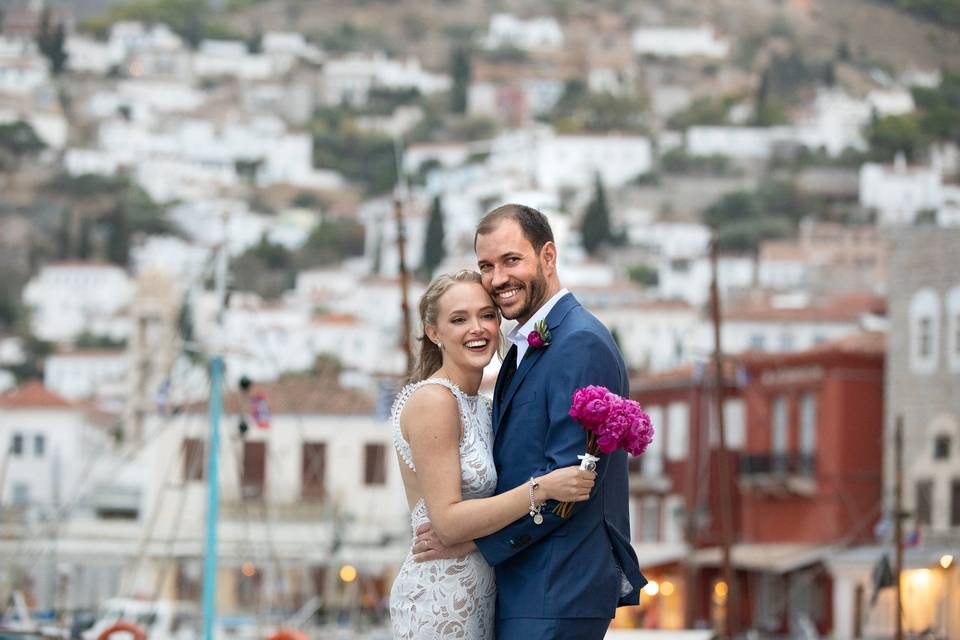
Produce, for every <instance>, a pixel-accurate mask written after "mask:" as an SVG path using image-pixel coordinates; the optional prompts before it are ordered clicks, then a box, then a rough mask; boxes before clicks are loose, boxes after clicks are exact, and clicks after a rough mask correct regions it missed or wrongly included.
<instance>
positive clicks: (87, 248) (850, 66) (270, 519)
mask: <svg viewBox="0 0 960 640" xmlns="http://www.w3.org/2000/svg"><path fill="white" fill-rule="evenodd" d="M341 4H342V6H341V5H336V6H334V3H329V2H327V1H326V0H323V1H318V2H303V1H297V0H226V1H220V2H205V1H201V2H188V1H187V0H130V1H127V2H116V1H114V2H106V3H99V5H98V3H90V2H78V3H70V2H40V1H37V0H29V1H28V0H23V1H20V0H5V1H2V2H0V273H2V274H3V277H2V279H0V605H2V607H0V627H3V625H4V623H11V624H12V621H13V620H14V619H15V618H17V615H18V611H19V612H20V613H19V616H20V617H21V618H22V617H23V613H24V612H29V615H30V616H35V617H36V618H37V619H38V620H39V619H42V620H46V621H49V622H50V623H51V624H54V623H56V624H61V625H66V626H69V625H70V624H73V623H74V622H75V621H78V620H81V619H82V618H83V615H84V614H87V615H91V614H94V613H95V612H97V611H99V610H101V608H102V607H103V605H104V603H106V602H108V601H109V600H110V599H114V598H130V599H136V600H143V601H193V602H196V601H198V600H199V599H200V595H201V588H202V578H203V572H204V570H205V569H204V564H203V558H204V543H205V537H204V536H205V522H204V520H205V516H206V513H207V512H206V508H207V506H206V505H207V499H208V494H207V492H208V486H209V484H211V483H210V482H208V480H209V478H208V471H209V469H208V467H207V462H206V461H207V460H208V454H209V448H210V447H214V448H217V447H219V457H220V467H219V473H218V474H214V475H215V476H217V477H215V478H213V482H212V484H215V485H217V486H218V487H219V496H220V506H219V530H218V537H219V558H218V564H217V577H218V592H217V608H218V611H219V612H220V615H221V616H222V620H221V623H222V625H223V628H224V630H223V632H224V633H227V632H228V631H229V627H231V625H232V626H234V627H236V628H237V629H242V628H253V627H254V626H257V625H260V624H263V625H270V624H278V623H279V622H280V621H284V620H287V619H289V618H290V617H291V616H293V615H294V614H296V613H297V612H301V611H305V612H306V615H305V618H304V624H307V621H309V624H311V625H313V628H314V629H315V630H318V631H316V633H315V635H314V636H313V637H344V638H347V637H350V638H353V637H356V638H361V637H362V638H375V637H388V636H386V635H376V634H377V633H383V630H384V629H386V628H387V626H386V623H387V613H388V611H387V598H388V596H389V593H390V586H391V584H392V581H393V578H394V577H395V575H396V573H397V571H398V569H399V567H400V564H401V563H402V561H403V558H404V556H405V554H406V553H407V550H408V549H409V548H410V540H411V532H410V525H409V515H408V508H407V503H406V500H405V498H404V492H403V483H402V479H401V476H400V469H399V467H398V462H397V459H396V455H395V452H394V441H393V437H392V433H391V429H390V425H389V424H388V416H389V411H390V407H391V404H392V402H393V399H394V396H395V394H396V393H397V391H398V389H399V388H400V386H401V385H402V383H403V381H404V380H405V378H406V376H407V374H408V372H409V371H410V362H411V358H412V357H413V356H415V353H414V352H412V351H411V346H410V345H411V344H412V343H413V342H415V339H416V338H418V337H419V335H417V331H418V329H417V327H418V326H419V324H418V322H417V318H416V301H417V300H418V299H419V297H420V295H421V294H422V292H423V291H424V289H425V287H426V285H427V283H428V282H429V280H430V278H431V277H432V276H435V275H437V274H440V273H448V272H452V271H456V270H458V269H463V268H467V269H476V268H477V264H476V258H475V255H474V232H475V227H476V224H477V222H478V220H479V219H480V218H481V216H482V215H483V214H484V213H486V212H487V211H489V210H491V209H492V208H494V207H496V206H498V205H500V204H503V203H509V202H515V203H522V204H525V205H528V206H531V207H535V208H537V209H539V210H540V211H543V212H544V213H545V214H546V215H547V216H548V217H549V219H550V223H551V225H552V226H553V230H554V233H555V236H556V244H557V248H558V255H559V272H560V277H561V279H562V281H563V284H564V286H566V287H567V288H569V290H570V291H571V292H573V293H574V295H575V296H576V297H577V299H578V300H579V301H580V302H581V303H582V304H583V305H584V306H585V307H586V308H588V309H589V310H590V311H591V312H593V313H594V314H595V315H596V316H597V317H598V318H599V319H600V320H601V321H602V322H603V323H604V324H605V325H606V326H607V328H608V329H609V330H610V332H611V334H612V335H613V337H614V339H615V340H616V343H617V345H618V346H619V348H620V350H621V352H622V354H623V358H624V361H625V362H626V364H627V366H628V367H629V370H630V378H631V382H630V388H631V395H632V397H633V398H634V399H635V400H637V401H639V402H640V404H641V405H642V406H643V407H644V408H645V409H646V410H647V412H648V413H649V414H650V416H651V419H652V422H653V424H654V426H655V428H656V434H657V435H656V438H655V439H654V441H653V444H652V445H651V447H650V449H649V450H648V451H647V452H646V453H645V454H644V455H642V456H640V457H638V458H633V459H631V462H630V506H631V511H630V522H631V535H632V538H633V540H632V542H633V547H634V550H635V551H636V554H637V556H638V559H639V561H640V566H641V569H642V570H643V572H644V575H646V577H647V578H648V579H649V580H650V583H649V584H648V585H647V587H645V588H644V590H643V592H642V594H641V603H640V605H639V606H635V607H628V608H621V609H619V610H618V613H617V617H616V619H615V620H614V623H613V625H612V628H613V629H646V630H663V631H677V630H683V629H703V630H710V629H712V630H714V631H716V633H717V634H723V633H727V632H730V631H731V630H732V635H736V637H749V638H758V639H759V638H821V637H823V638H826V637H830V638H835V639H837V640H846V639H854V638H893V637H894V633H895V628H897V627H902V629H903V630H905V632H907V633H910V634H915V635H911V636H910V637H924V638H936V639H938V640H948V639H951V638H960V568H958V566H960V40H958V37H957V35H958V33H960V6H958V5H957V3H956V2H952V1H951V2H944V3H942V7H943V8H942V11H943V13H942V15H940V14H937V15H934V14H931V13H930V12H931V11H933V9H929V10H927V12H926V13H925V12H924V10H922V9H918V8H916V7H918V6H924V3H920V2H916V3H914V2H892V1H890V2H887V1H876V2H868V1H867V0H844V2H833V1H832V0H754V1H753V2H735V1H734V0H718V1H717V2H711V3H703V2H695V1H693V0H662V1H659V2H650V3H622V2H615V1H608V2H594V3H570V2H563V1H560V0H558V1H556V2H547V3H534V2H521V3H504V2H482V1H480V0H433V1H431V2H427V3H423V4H415V3H412V2H380V1H378V0H371V1H365V2H357V3H341ZM934 4H936V3H934ZM94 5H98V6H97V7H96V8H94ZM103 5H106V7H105V8H104V6H103ZM747 5H749V6H747ZM712 248H716V249H717V252H718V258H717V259H716V260H715V261H713V260H712V259H711V249H712ZM714 281H715V282H716V285H717V291H718V299H717V301H716V302H717V303H718V307H719V313H718V314H713V313H711V302H712V299H711V284H712V283H713V282H714ZM510 328H511V327H510V326H509V325H508V324H505V325H504V330H505V332H506V330H509V329H510ZM717 335H718V336H719V344H718V342H717V340H716V338H715V336H717ZM213 355H218V356H220V357H222V361H223V363H224V376H223V379H222V381H220V382H222V384H217V381H218V380H219V379H213V380H214V383H213V384H212V383H211V380H212V378H211V377H210V373H209V369H208V363H209V359H210V357H211V356H213ZM715 356H719V357H720V358H721V359H722V364H721V366H720V367H719V368H715V367H714V364H715V360H714V358H715ZM499 366H500V363H499V359H497V358H494V360H493V362H491V364H490V366H489V367H488V369H487V371H486V372H485V375H484V382H483V384H482V390H483V392H484V393H487V394H488V395H489V394H490V393H491V392H492V390H493V385H494V382H495V380H496V378H497V373H498V370H499ZM721 371H722V373H721ZM214 394H216V396H217V397H220V396H222V398H223V413H222V419H221V421H220V430H221V433H220V438H219V440H212V439H211V437H210V432H209V422H210V414H209V405H210V398H211V397H212V396H213V395H214ZM717 396H719V397H720V398H721V402H722V412H721V411H719V410H718V407H719V406H720V405H719V404H714V398H715V397H717ZM720 413H722V415H718V414H720ZM721 424H722V425H723V428H722V430H721V428H720V425H721ZM898 425H900V427H899V428H900V429H901V431H900V433H901V434H902V437H901V438H900V439H899V440H898V438H897V437H896V436H897V432H898V431H897V430H898ZM721 432H723V433H724V435H723V437H722V438H721V437H720V436H719V434H720V433H721ZM898 442H899V444H898ZM211 443H213V444H211ZM728 459H729V460H731V461H732V469H727V472H724V469H725V468H726V466H725V465H726V462H721V460H724V461H726V460H728ZM898 459H899V460H900V461H901V462H900V463H899V464H898V462H897V461H898ZM898 496H900V497H898ZM898 501H899V502H898ZM726 517H728V518H729V520H730V521H729V525H730V527H731V529H730V534H731V535H732V539H730V540H726V541H725V539H724V537H725V533H724V527H725V525H724V524H723V523H724V521H725V520H724V519H725V518H726ZM724 545H726V546H727V548H724ZM898 552H899V553H898ZM727 555H729V564H730V565H731V566H729V567H724V566H723V565H724V564H725V560H724V558H725V557H726V556H727ZM898 555H900V556H902V560H901V561H897V556H898ZM895 565H896V566H895ZM893 568H895V569H896V575H898V576H899V584H898V585H896V586H895V584H894V578H893V577H892V575H893V574H892V573H891V572H892V570H893ZM730 576H732V583H728V581H729V579H730ZM898 600H899V602H900V603H901V604H900V606H901V607H902V611H901V612H900V613H899V616H898V610H897V607H898V604H897V603H898ZM898 618H899V624H898ZM20 622H24V621H23V620H20ZM257 628H258V629H259V627H257ZM320 629H327V630H328V633H333V631H331V630H333V629H337V630H340V632H341V633H344V634H345V633H347V632H349V633H353V634H355V635H341V636H333V635H322V632H321V631H319V630H320ZM237 633H241V632H240V631H238V632H237ZM316 634H320V635H316ZM921 634H927V635H921ZM0 635H2V634H0ZM228 636H229V634H228V635H227V636H224V637H228ZM74 637H79V636H74ZM156 637H161V636H156ZM171 637H173V636H171ZM178 637H181V636H178ZM191 637H192V636H191ZM237 637H239V636H237ZM245 637H252V636H245ZM664 637H668V636H664ZM707 637H710V636H707ZM718 637H719V635H718Z"/></svg>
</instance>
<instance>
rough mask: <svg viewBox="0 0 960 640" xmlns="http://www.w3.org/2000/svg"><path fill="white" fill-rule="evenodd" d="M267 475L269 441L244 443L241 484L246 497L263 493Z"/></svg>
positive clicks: (255, 496)
mask: <svg viewBox="0 0 960 640" xmlns="http://www.w3.org/2000/svg"><path fill="white" fill-rule="evenodd" d="M266 476H267V443H265V442H249V441H247V442H244V443H243V470H242V476H241V482H240V484H241V486H242V487H243V497H244V498H259V497H261V496H262V495H263V486H264V480H265V479H266Z"/></svg>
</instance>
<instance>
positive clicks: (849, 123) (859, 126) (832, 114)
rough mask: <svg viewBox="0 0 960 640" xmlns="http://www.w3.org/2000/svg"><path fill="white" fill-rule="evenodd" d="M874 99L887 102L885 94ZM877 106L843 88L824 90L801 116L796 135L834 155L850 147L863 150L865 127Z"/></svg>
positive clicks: (815, 147)
mask: <svg viewBox="0 0 960 640" xmlns="http://www.w3.org/2000/svg"><path fill="white" fill-rule="evenodd" d="M875 99H876V100H877V101H878V103H879V104H881V105H882V106H883V107H886V106H887V105H886V103H885V102H884V98H882V97H879V96H878V97H875ZM891 106H892V105H891ZM875 108H876V107H875V106H874V104H873V103H872V102H870V101H869V100H867V101H864V100H858V99H857V98H854V97H853V96H850V95H848V94H846V93H845V92H843V91H840V90H821V91H819V92H818V93H817V97H816V98H815V99H814V101H813V104H811V105H810V106H809V107H808V110H807V113H806V114H805V115H804V116H802V117H801V118H800V119H799V121H798V123H797V137H798V139H799V141H800V142H801V143H802V144H803V145H804V146H806V147H808V148H810V149H824V150H826V152H827V153H828V154H829V155H831V156H838V155H840V154H841V153H843V151H844V150H845V149H848V148H850V149H855V150H859V151H863V150H865V149H866V148H867V143H866V140H864V138H863V129H864V127H866V126H867V125H868V124H869V123H870V117H871V113H872V111H873V109H875Z"/></svg>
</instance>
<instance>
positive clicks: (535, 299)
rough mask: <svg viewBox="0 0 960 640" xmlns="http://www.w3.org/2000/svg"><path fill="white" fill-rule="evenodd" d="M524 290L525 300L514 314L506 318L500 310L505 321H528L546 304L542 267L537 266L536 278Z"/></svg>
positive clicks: (545, 286) (545, 288) (545, 285)
mask: <svg viewBox="0 0 960 640" xmlns="http://www.w3.org/2000/svg"><path fill="white" fill-rule="evenodd" d="M524 289H526V291H527V300H526V302H525V303H524V305H523V307H521V308H520V309H519V310H518V311H517V312H516V314H514V315H512V316H508V315H507V314H506V313H505V312H504V311H503V309H500V313H501V314H502V315H503V317H504V318H506V319H507V320H517V319H519V318H524V319H529V318H530V316H532V315H533V314H534V313H536V311H537V309H539V308H540V307H541V306H542V305H543V303H544V302H546V294H547V278H546V276H545V275H543V267H542V266H541V265H539V264H538V265H537V277H536V278H534V279H533V280H531V281H530V282H529V283H528V284H525V285H524Z"/></svg>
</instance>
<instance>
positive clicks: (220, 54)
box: [193, 40, 293, 80]
mask: <svg viewBox="0 0 960 640" xmlns="http://www.w3.org/2000/svg"><path fill="white" fill-rule="evenodd" d="M292 66H293V58H292V57H291V56H277V55H272V56H268V55H265V54H259V53H250V52H249V51H248V50H247V45H246V43H244V42H239V41H235V40H204V41H203V42H201V43H200V48H199V49H198V50H197V52H196V53H194V55H193V72H194V74H196V75H197V77H200V78H206V77H216V76H229V77H233V78H238V79H241V80H266V79H269V78H271V77H275V76H277V75H282V74H284V73H286V72H287V71H289V70H290V69H291V68H292Z"/></svg>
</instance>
